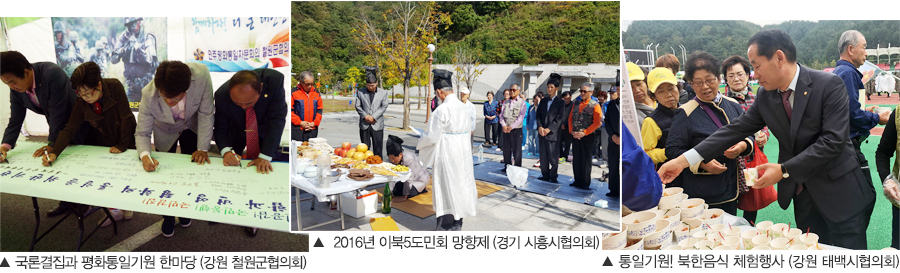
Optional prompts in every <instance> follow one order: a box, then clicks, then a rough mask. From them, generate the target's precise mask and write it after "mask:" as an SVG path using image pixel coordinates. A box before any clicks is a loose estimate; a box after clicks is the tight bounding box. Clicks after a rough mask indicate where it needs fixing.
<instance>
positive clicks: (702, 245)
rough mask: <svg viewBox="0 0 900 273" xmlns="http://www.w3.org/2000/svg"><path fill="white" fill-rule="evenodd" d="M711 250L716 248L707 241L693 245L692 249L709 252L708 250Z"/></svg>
mask: <svg viewBox="0 0 900 273" xmlns="http://www.w3.org/2000/svg"><path fill="white" fill-rule="evenodd" d="M713 248H716V246H715V243H713V242H712V241H709V240H703V241H699V242H697V243H696V244H694V249H696V250H707V251H709V250H712V249H713Z"/></svg>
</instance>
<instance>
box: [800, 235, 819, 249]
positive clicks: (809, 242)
mask: <svg viewBox="0 0 900 273" xmlns="http://www.w3.org/2000/svg"><path fill="white" fill-rule="evenodd" d="M797 238H798V239H800V243H802V244H803V245H805V246H808V247H809V246H814V245H816V243H818V242H819V235H818V234H815V233H812V232H810V233H804V234H803V235H800V236H798V237H797Z"/></svg>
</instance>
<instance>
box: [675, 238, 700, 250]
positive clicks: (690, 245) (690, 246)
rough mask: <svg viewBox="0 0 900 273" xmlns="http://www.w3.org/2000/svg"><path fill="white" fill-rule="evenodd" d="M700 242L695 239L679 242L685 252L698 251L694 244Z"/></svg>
mask: <svg viewBox="0 0 900 273" xmlns="http://www.w3.org/2000/svg"><path fill="white" fill-rule="evenodd" d="M699 241H700V240H697V239H694V238H687V239H684V240H682V241H681V242H678V246H680V247H682V248H683V249H684V250H697V249H696V248H694V244H696V243H697V242H699Z"/></svg>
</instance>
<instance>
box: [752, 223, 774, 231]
mask: <svg viewBox="0 0 900 273" xmlns="http://www.w3.org/2000/svg"><path fill="white" fill-rule="evenodd" d="M773 224H774V223H772V221H762V222H759V223H756V231H759V233H760V234H766V231H767V230H769V229H770V228H772V225H773Z"/></svg>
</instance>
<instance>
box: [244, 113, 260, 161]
mask: <svg viewBox="0 0 900 273" xmlns="http://www.w3.org/2000/svg"><path fill="white" fill-rule="evenodd" d="M244 116H245V117H246V121H245V124H246V128H245V130H244V133H246V136H247V153H245V154H244V159H256V157H258V156H259V131H258V130H257V126H256V110H253V107H248V108H247V110H246V112H245V115H244Z"/></svg>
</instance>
